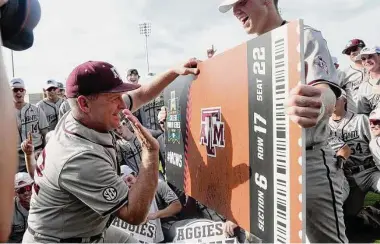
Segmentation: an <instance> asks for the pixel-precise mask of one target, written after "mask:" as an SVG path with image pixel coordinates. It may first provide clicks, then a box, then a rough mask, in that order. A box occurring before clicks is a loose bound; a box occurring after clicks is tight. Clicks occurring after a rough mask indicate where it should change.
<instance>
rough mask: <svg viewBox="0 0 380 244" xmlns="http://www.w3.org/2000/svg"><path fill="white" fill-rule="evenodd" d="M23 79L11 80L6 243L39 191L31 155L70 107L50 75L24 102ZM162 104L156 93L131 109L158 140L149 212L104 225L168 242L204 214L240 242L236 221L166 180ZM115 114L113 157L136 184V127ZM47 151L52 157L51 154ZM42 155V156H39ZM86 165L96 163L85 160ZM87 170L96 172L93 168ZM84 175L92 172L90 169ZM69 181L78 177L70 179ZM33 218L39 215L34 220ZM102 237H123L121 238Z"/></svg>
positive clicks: (133, 79) (23, 228) (132, 78)
mask: <svg viewBox="0 0 380 244" xmlns="http://www.w3.org/2000/svg"><path fill="white" fill-rule="evenodd" d="M115 72H116V71H115ZM139 78H140V76H139V74H138V71H137V70H136V69H131V70H129V71H128V72H127V76H126V79H127V80H128V81H129V82H130V83H132V84H136V86H137V85H138V82H139ZM25 83H26V82H25V81H24V80H23V79H21V78H14V79H12V80H11V88H12V91H13V98H14V105H15V109H16V118H17V126H18V130H19V142H20V143H19V145H18V153H19V173H17V174H16V180H15V192H16V196H17V197H16V198H15V213H14V218H13V224H12V233H11V236H10V239H9V242H21V241H22V239H23V236H24V234H25V232H27V231H28V215H29V212H28V211H29V204H30V200H31V195H32V190H33V187H34V190H35V191H36V190H37V191H38V190H39V189H37V188H36V187H35V186H36V184H35V181H34V178H35V177H36V176H35V174H37V175H39V174H41V175H42V173H41V171H46V169H45V167H44V166H43V167H42V168H41V166H39V167H38V166H37V163H36V161H37V158H38V157H39V156H40V154H41V152H42V151H43V149H44V148H45V145H46V144H47V142H48V140H49V138H50V137H51V135H52V132H53V131H54V130H55V129H56V127H57V124H58V123H59V121H60V120H61V119H62V118H63V117H67V116H65V114H67V112H69V111H70V110H71V109H70V104H69V101H68V99H67V97H66V91H65V88H64V86H63V84H62V83H59V82H56V81H55V80H48V81H47V82H46V85H45V87H44V88H43V93H44V99H43V100H41V101H39V102H38V103H37V104H36V105H33V104H30V103H27V102H25V100H24V98H25V94H26V84H25ZM163 105H164V102H163V96H162V94H161V95H159V96H158V97H157V98H155V99H153V100H151V101H150V102H149V103H147V104H145V105H144V106H142V107H141V108H140V109H138V110H137V111H135V112H134V115H135V117H136V118H137V119H138V120H139V121H140V122H141V124H142V125H143V126H144V127H145V128H147V129H148V131H149V132H150V134H151V135H152V136H153V137H155V138H157V140H158V142H159V144H160V150H159V155H157V156H158V159H159V165H160V167H159V171H160V177H159V179H158V186H157V191H156V193H155V198H154V200H153V202H152V204H151V206H150V210H149V215H148V216H147V219H146V220H145V221H144V223H143V224H142V225H140V226H135V225H131V224H130V223H127V222H126V221H124V220H122V219H120V218H117V217H116V218H115V219H114V220H113V221H112V223H111V226H110V227H109V230H110V229H112V227H117V229H118V230H120V229H123V230H125V231H126V233H133V234H134V235H136V238H137V237H138V240H139V241H142V242H148V243H151V242H155V243H157V242H164V241H165V242H171V241H173V238H174V237H175V234H176V231H175V230H176V228H177V227H180V226H184V225H185V224H187V223H189V222H191V221H194V220H195V219H198V220H200V219H208V220H213V221H222V222H226V224H225V225H224V226H225V233H226V235H227V236H237V237H238V238H239V240H240V241H244V240H245V238H246V237H245V232H244V231H243V230H241V229H240V228H238V227H237V225H235V224H234V223H232V222H230V221H226V219H225V218H224V217H222V216H221V215H219V214H217V213H216V212H214V211H213V210H211V209H208V208H206V207H205V206H203V205H202V204H200V203H199V202H197V201H195V200H194V199H192V198H191V197H188V196H185V195H184V193H183V192H181V191H180V190H178V189H176V188H175V186H173V185H171V184H169V183H168V182H166V178H165V148H164V146H165V141H164V140H165V139H164V133H163V132H164V129H165V126H164V121H165V116H164V113H163V112H164V110H163V109H162V108H163ZM119 118H120V121H119V126H118V127H117V128H116V129H115V130H114V133H113V136H114V139H115V146H116V148H117V150H116V152H117V154H116V158H117V162H118V164H119V165H121V168H120V172H121V178H122V179H124V181H125V183H126V185H128V186H129V187H130V186H132V185H133V184H135V183H136V177H137V176H138V175H139V172H140V167H143V165H142V157H143V155H142V147H141V143H140V141H139V140H138V136H137V135H136V133H135V129H134V128H136V127H135V126H133V124H131V123H130V121H129V120H128V119H127V118H126V116H125V115H123V114H122V113H120V114H119ZM83 130H84V129H81V130H80V131H81V132H82V133H83ZM72 146H75V145H72ZM67 147H69V145H67ZM44 153H45V151H44ZM55 154H56V153H55ZM52 156H53V157H54V155H52ZM42 157H44V156H43V155H42ZM81 161H85V159H84V158H82V159H81ZM91 167H96V166H95V165H91ZM99 170H101V168H99ZM93 174H96V173H94V172H93ZM89 176H92V174H91V175H89ZM75 180H79V179H77V178H75ZM83 182H85V181H83ZM39 187H40V186H39ZM49 187H51V188H54V186H53V185H49ZM56 187H58V186H56ZM94 187H96V185H94ZM117 190H119V189H117ZM71 192H72V191H71ZM110 194H111V193H110ZM99 197H101V196H99ZM29 221H30V220H29ZM39 221H44V220H43V219H39ZM45 221H46V224H49V225H50V224H51V222H50V221H48V220H45ZM73 224H74V223H73ZM32 225H33V224H32ZM29 231H32V232H34V230H33V229H32V228H31V227H30V223H29ZM66 234H67V235H69V236H70V235H74V234H75V233H74V232H68V233H66ZM57 235H59V234H57ZM112 235H113V236H117V235H116V234H115V233H112ZM119 236H122V235H119ZM63 239H65V238H63ZM107 240H109V241H110V240H111V241H112V240H114V241H126V240H125V239H107ZM66 241H72V240H66ZM76 241H77V240H76ZM135 241H136V239H133V238H132V237H130V238H129V239H128V242H135Z"/></svg>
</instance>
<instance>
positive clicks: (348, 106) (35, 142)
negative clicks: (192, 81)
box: [9, 0, 380, 242]
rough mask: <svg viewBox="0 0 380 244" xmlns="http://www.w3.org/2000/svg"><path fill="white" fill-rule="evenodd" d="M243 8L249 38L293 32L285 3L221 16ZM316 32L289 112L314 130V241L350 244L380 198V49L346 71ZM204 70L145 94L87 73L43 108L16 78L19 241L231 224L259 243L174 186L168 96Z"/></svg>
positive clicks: (358, 55)
mask: <svg viewBox="0 0 380 244" xmlns="http://www.w3.org/2000/svg"><path fill="white" fill-rule="evenodd" d="M231 9H233V12H234V15H235V16H236V17H237V19H238V20H239V21H240V22H241V23H242V25H243V28H244V29H245V30H246V32H247V34H258V35H261V34H264V33H266V32H268V31H271V30H273V29H274V28H277V27H279V26H282V25H284V24H286V21H285V20H283V19H282V18H281V16H280V15H279V12H278V1H277V0H265V1H256V0H239V1H238V0H227V1H225V2H224V3H223V4H221V5H220V7H219V10H220V11H221V12H227V11H229V10H231ZM257 23H259V24H257ZM304 33H305V34H304V35H305V38H304V41H305V45H304V46H305V50H304V53H305V63H306V64H307V65H306V67H307V75H306V83H307V84H308V85H298V86H297V87H295V88H293V89H292V90H291V93H290V97H289V99H288V103H287V105H286V108H287V115H288V116H289V118H290V119H291V120H292V121H293V122H295V123H297V124H298V125H300V126H301V127H303V128H306V177H307V181H306V200H307V201H306V219H307V221H306V234H307V238H308V239H309V240H310V241H312V242H347V241H348V240H347V237H346V234H345V223H344V216H350V215H356V214H357V213H358V211H359V210H360V208H361V207H362V206H363V201H364V197H365V194H366V193H367V192H368V191H374V192H379V189H380V184H379V178H380V173H379V172H380V171H379V168H380V151H379V145H380V144H379V143H380V142H379V136H380V108H378V107H379V106H378V104H379V98H380V86H379V85H380V48H378V47H370V48H368V47H366V46H365V43H364V42H363V41H362V40H358V39H354V40H351V41H350V43H349V44H348V45H347V46H346V48H345V49H344V50H343V53H344V54H347V55H348V56H349V57H350V59H351V61H352V64H351V65H350V66H349V67H348V68H347V69H340V70H336V68H334V61H333V60H332V57H331V55H330V53H329V50H328V48H327V44H326V41H325V40H324V39H323V37H322V35H321V33H320V32H319V31H317V30H315V29H313V28H311V27H309V26H306V27H305V29H304ZM214 52H215V50H214V49H212V50H211V51H209V52H208V54H209V55H208V56H209V58H211V57H212V55H213V54H214ZM197 63H198V61H197V60H190V61H189V62H186V63H185V64H183V65H182V66H180V67H175V68H172V69H170V70H169V71H167V72H165V73H163V74H160V75H157V76H156V77H155V79H154V81H153V82H151V83H150V84H148V85H144V86H141V85H140V84H138V82H139V78H140V77H139V74H138V72H137V70H135V69H132V70H129V71H128V72H127V76H126V79H127V80H128V81H129V82H126V83H123V82H122V79H121V77H120V76H119V74H118V73H117V71H116V69H115V68H114V67H113V66H112V65H110V64H108V63H105V62H86V63H83V64H81V65H79V66H78V67H76V68H75V70H74V71H73V72H72V73H71V74H70V76H69V78H68V79H67V81H66V86H65V87H64V86H63V84H62V83H59V82H56V81H55V80H48V81H47V82H46V84H45V87H44V96H45V98H44V99H43V100H42V101H40V102H38V103H37V104H36V105H33V104H29V103H26V102H25V100H24V97H25V93H26V87H27V78H24V79H21V78H15V79H12V81H11V83H10V84H11V88H12V92H13V101H14V107H15V111H16V120H15V123H16V124H17V127H18V137H19V143H18V146H17V150H18V155H19V172H18V173H17V174H16V176H15V192H16V197H15V198H14V199H15V201H14V206H15V211H14V217H13V224H12V233H11V235H10V238H9V242H21V241H23V242H98V241H99V240H103V241H104V242H137V241H138V238H140V239H139V240H140V241H142V242H170V241H172V240H173V238H174V235H175V231H176V228H177V227H180V226H184V225H186V223H189V222H191V221H193V220H194V219H210V220H213V221H222V222H225V223H226V224H225V225H224V232H225V233H226V235H228V236H236V237H238V239H239V241H245V240H247V239H248V237H247V236H248V235H247V234H248V233H246V232H245V231H244V230H241V229H240V228H239V227H238V226H236V224H234V223H232V222H230V221H228V220H226V219H225V218H224V217H223V216H220V215H219V214H218V213H216V212H215V211H212V210H211V209H208V208H207V207H205V206H203V205H202V204H200V203H199V202H197V201H196V200H195V199H192V198H191V197H189V196H186V195H185V194H184V193H183V192H181V191H180V190H179V189H176V187H175V186H173V185H171V184H169V183H168V182H166V179H165V150H164V149H165V143H164V142H165V133H164V130H165V126H164V124H165V120H166V112H165V109H164V108H162V107H163V105H164V103H163V99H162V95H160V94H161V92H162V90H163V89H164V88H165V87H166V86H167V85H168V84H169V83H170V82H172V81H173V80H174V79H175V78H176V77H178V76H179V75H187V74H195V75H196V74H198V72H199V70H198V69H197ZM99 77H100V79H99ZM335 101H336V102H335ZM334 106H335V109H334ZM125 109H127V110H125ZM120 111H122V112H120ZM130 111H132V112H133V114H132V113H130ZM331 114H332V116H331ZM330 116H331V117H330ZM154 138H156V139H157V140H155V139H154ZM327 141H328V144H329V145H326V142H327ZM48 142H49V143H48ZM32 192H33V194H32ZM30 202H32V204H30ZM127 203H128V204H127ZM30 205H31V206H32V207H31V208H30ZM29 210H30V211H29ZM343 210H344V211H343ZM147 213H148V214H147ZM99 233H100V234H99ZM131 233H133V235H131ZM137 237H138V238H137Z"/></svg>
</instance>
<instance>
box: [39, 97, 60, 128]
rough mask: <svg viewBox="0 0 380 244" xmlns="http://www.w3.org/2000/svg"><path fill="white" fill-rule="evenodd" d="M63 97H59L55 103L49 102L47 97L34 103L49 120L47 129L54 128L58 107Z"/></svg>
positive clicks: (56, 121)
mask: <svg viewBox="0 0 380 244" xmlns="http://www.w3.org/2000/svg"><path fill="white" fill-rule="evenodd" d="M63 101H64V100H63V99H62V98H60V99H58V101H57V102H56V103H53V102H50V101H49V100H47V99H43V100H41V101H39V102H38V103H37V104H36V105H37V107H39V108H40V109H42V110H43V111H44V112H45V115H46V118H47V120H48V122H49V130H50V131H51V130H54V129H55V126H56V125H57V123H58V114H59V107H60V106H61V104H62V103H63Z"/></svg>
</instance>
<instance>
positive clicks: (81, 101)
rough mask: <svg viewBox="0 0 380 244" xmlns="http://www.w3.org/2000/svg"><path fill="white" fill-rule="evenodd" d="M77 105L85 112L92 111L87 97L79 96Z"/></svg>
mask: <svg viewBox="0 0 380 244" xmlns="http://www.w3.org/2000/svg"><path fill="white" fill-rule="evenodd" d="M77 103H78V107H79V108H80V110H82V111H83V112H85V113H88V112H90V111H91V105H90V100H89V99H87V98H86V97H85V96H79V97H78V98H77Z"/></svg>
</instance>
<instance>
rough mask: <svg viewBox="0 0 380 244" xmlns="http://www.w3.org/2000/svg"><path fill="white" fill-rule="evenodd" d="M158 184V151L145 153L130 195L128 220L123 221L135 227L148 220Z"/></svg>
mask: <svg viewBox="0 0 380 244" xmlns="http://www.w3.org/2000/svg"><path fill="white" fill-rule="evenodd" d="M157 184H158V151H157V152H156V151H154V152H150V153H146V152H144V151H143V153H142V160H141V166H140V170H139V175H138V177H137V180H136V183H135V184H133V186H132V187H131V189H130V191H129V193H128V194H129V196H128V213H127V216H126V217H127V219H123V220H125V221H127V222H128V223H130V224H134V225H139V224H141V223H143V222H144V221H145V220H146V217H147V216H148V213H149V209H150V205H151V204H152V201H153V199H154V195H155V193H156V189H157Z"/></svg>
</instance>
